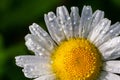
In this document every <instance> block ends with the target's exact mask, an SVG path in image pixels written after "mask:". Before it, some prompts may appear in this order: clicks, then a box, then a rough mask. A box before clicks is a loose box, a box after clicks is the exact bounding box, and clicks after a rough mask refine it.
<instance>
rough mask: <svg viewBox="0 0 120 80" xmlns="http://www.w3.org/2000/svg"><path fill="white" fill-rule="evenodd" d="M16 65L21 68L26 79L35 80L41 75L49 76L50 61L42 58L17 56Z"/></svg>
mask: <svg viewBox="0 0 120 80" xmlns="http://www.w3.org/2000/svg"><path fill="white" fill-rule="evenodd" d="M15 58H16V64H17V65H18V66H20V67H23V68H24V69H23V70H22V71H23V72H24V75H25V76H26V77H28V78H37V77H39V76H41V75H45V74H50V73H51V68H50V64H51V62H50V60H49V58H47V57H43V56H18V57H15Z"/></svg>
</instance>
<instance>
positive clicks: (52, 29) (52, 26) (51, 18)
mask: <svg viewBox="0 0 120 80" xmlns="http://www.w3.org/2000/svg"><path fill="white" fill-rule="evenodd" d="M44 19H45V22H46V25H47V28H48V31H49V33H50V35H51V37H52V39H53V40H54V41H55V42H56V43H57V44H59V43H60V42H61V41H63V40H65V35H64V32H63V29H62V27H61V26H59V25H58V19H57V17H56V16H55V14H54V13H53V12H49V13H48V15H46V14H45V16H44Z"/></svg>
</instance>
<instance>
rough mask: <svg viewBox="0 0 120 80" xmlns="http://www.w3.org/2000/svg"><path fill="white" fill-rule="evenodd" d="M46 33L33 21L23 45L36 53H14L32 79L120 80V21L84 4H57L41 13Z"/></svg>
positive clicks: (25, 72)
mask: <svg viewBox="0 0 120 80" xmlns="http://www.w3.org/2000/svg"><path fill="white" fill-rule="evenodd" d="M44 19H45V23H46V26H47V29H48V31H49V34H48V33H47V32H46V31H45V30H44V29H42V28H41V27H40V26H39V25H37V24H36V23H33V24H32V25H31V26H29V29H30V32H31V34H27V35H26V36H25V40H26V42H25V44H26V46H27V47H28V49H29V50H31V51H33V52H34V53H35V55H24V56H17V57H15V59H16V65H17V66H19V67H22V68H23V70H22V71H23V72H24V75H25V76H26V77H27V78H32V79H34V80H120V76H119V75H118V74H120V61H119V60H117V58H119V57H120V47H119V46H120V36H119V34H120V23H119V22H117V23H115V24H113V25H111V21H110V20H109V19H107V18H104V12H103V11H101V10H96V11H95V12H94V13H92V9H91V6H84V7H83V9H82V13H81V17H80V15H79V9H78V7H71V13H70V14H69V13H68V11H67V9H66V7H65V6H60V7H57V10H56V15H55V14H54V12H49V13H48V14H45V15H44Z"/></svg>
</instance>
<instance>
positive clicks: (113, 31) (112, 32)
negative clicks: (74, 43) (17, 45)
mask: <svg viewBox="0 0 120 80" xmlns="http://www.w3.org/2000/svg"><path fill="white" fill-rule="evenodd" d="M119 29H120V24H119V22H117V23H115V24H113V25H112V26H110V27H109V29H108V30H107V32H106V33H105V32H104V35H103V36H102V38H101V39H99V40H98V41H97V42H96V45H97V46H100V45H102V44H103V43H104V42H106V41H108V40H109V39H112V38H114V37H116V36H118V35H119V33H120V31H119Z"/></svg>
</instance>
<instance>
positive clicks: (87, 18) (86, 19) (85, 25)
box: [79, 6, 92, 38]
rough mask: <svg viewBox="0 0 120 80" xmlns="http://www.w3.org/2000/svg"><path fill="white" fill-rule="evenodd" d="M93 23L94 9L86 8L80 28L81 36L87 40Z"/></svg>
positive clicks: (82, 14) (83, 11)
mask: <svg viewBox="0 0 120 80" xmlns="http://www.w3.org/2000/svg"><path fill="white" fill-rule="evenodd" d="M91 21H92V8H91V6H84V7H83V10H82V13H81V18H80V26H79V36H80V37H85V38H87V36H88V33H89V32H90V31H89V30H90V24H91Z"/></svg>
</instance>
